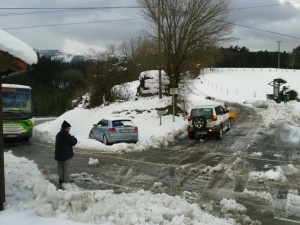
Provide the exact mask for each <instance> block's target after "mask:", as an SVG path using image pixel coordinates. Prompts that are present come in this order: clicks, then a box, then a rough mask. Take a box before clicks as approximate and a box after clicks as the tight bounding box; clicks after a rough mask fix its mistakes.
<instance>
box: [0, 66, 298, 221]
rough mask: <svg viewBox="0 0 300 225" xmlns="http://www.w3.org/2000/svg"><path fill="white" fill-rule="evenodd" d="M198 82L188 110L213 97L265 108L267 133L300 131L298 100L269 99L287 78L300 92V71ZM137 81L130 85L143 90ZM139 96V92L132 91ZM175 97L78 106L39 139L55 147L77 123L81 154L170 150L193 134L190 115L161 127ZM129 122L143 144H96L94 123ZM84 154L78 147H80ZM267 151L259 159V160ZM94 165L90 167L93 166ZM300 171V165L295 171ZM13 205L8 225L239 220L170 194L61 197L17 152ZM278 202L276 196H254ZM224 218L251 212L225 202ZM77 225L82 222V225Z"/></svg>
mask: <svg viewBox="0 0 300 225" xmlns="http://www.w3.org/2000/svg"><path fill="white" fill-rule="evenodd" d="M203 72H204V73H203V74H202V75H200V76H199V77H198V78H196V79H194V80H191V81H189V82H187V83H186V86H184V87H183V88H182V93H181V95H182V96H184V98H185V102H186V108H187V109H190V108H191V107H193V106H195V105H201V104H207V103H209V102H211V101H210V100H207V99H206V96H211V97H214V98H215V99H216V100H215V101H219V100H225V101H229V102H233V103H241V104H245V105H247V106H249V107H261V106H264V107H266V108H264V109H261V110H260V111H261V115H262V117H263V124H262V127H263V129H265V130H266V129H268V128H269V126H270V125H271V124H273V123H276V121H278V119H279V120H284V121H286V122H289V123H290V124H294V125H297V126H299V124H300V113H299V112H300V105H299V103H298V102H288V103H287V104H283V103H281V104H277V103H274V102H272V101H266V94H270V93H272V87H271V86H270V85H268V83H269V82H271V81H272V80H273V79H275V78H282V79H285V80H286V81H287V82H288V83H287V86H289V87H290V88H291V89H294V90H296V91H299V88H300V71H298V70H296V71H294V70H276V69H247V68H246V69H215V70H214V71H210V70H205V71H203ZM136 85H137V82H133V83H132V85H128V86H129V87H131V88H132V90H136V87H137V86H136ZM132 93H134V92H132ZM171 101H172V100H171V98H170V97H163V99H158V97H148V98H139V99H138V100H134V97H132V100H129V101H126V102H119V103H113V104H110V105H109V106H100V107H98V108H94V109H91V110H88V109H83V108H76V109H74V110H70V111H68V112H66V113H64V114H63V115H61V116H60V117H58V118H56V119H55V120H53V121H50V122H46V123H43V124H40V125H37V126H36V127H35V128H34V135H35V137H37V138H39V139H41V140H43V141H47V142H52V143H53V142H54V138H55V135H56V133H57V132H58V131H59V129H60V125H61V123H62V121H63V120H67V121H68V122H69V123H70V124H71V125H72V129H71V133H72V134H73V135H75V136H76V137H77V138H78V140H79V143H78V145H77V146H76V148H78V149H80V148H84V149H90V150H93V151H102V152H110V153H111V154H116V153H121V152H131V151H143V150H145V149H147V148H149V147H160V146H166V145H168V144H169V143H171V142H172V141H174V140H175V139H180V138H183V137H185V136H186V135H187V133H186V131H185V130H186V124H187V121H186V120H184V118H183V117H182V116H178V117H176V118H175V122H173V116H172V115H167V116H163V118H162V125H159V117H158V115H157V110H156V109H157V108H163V107H165V106H167V105H169V104H171ZM111 115H114V116H117V115H119V116H127V117H130V118H132V119H133V121H134V122H135V123H136V125H137V126H138V128H139V139H140V140H139V142H138V143H137V144H125V143H121V144H115V145H112V146H105V145H103V144H102V143H100V142H98V141H95V140H91V139H89V138H88V133H89V130H90V129H91V127H92V125H93V124H95V123H97V122H98V121H99V120H100V119H101V118H102V117H105V116H111ZM289 138H290V140H291V141H293V142H297V141H298V142H299V139H300V132H299V129H296V130H295V131H294V134H293V135H292V136H291V137H289ZM75 150H76V149H75ZM260 154H261V153H259V152H258V153H255V155H256V156H259V155H260ZM87 163H88V162H87ZM287 166H289V167H290V168H293V169H294V170H295V172H298V173H299V167H298V165H287ZM5 177H6V204H5V211H2V212H0V225H2V224H3V225H4V224H5V225H17V224H20V222H18V221H22V224H33V225H35V224H46V225H47V224H57V225H60V224H69V225H75V224H76V225H77V224H103V225H108V224H109V225H111V224H124V225H125V224H126V225H127V224H149V225H150V224H170V225H171V224H172V225H177V224H178V225H182V224H212V225H213V224H222V225H223V224H236V223H235V221H233V220H232V219H227V220H226V219H222V218H216V217H214V216H212V215H209V214H208V213H206V212H204V211H203V210H202V209H200V207H199V206H198V205H195V204H189V203H188V202H187V201H186V200H185V199H184V198H180V197H171V196H167V195H165V194H152V193H150V192H146V191H143V190H140V191H138V192H136V193H130V194H125V193H123V194H114V193H113V192H112V191H110V190H107V191H85V190H79V189H78V188H76V186H74V185H73V186H71V185H67V186H65V188H66V189H67V190H66V191H62V190H59V191H57V190H56V189H55V187H54V186H53V185H52V184H51V183H49V181H47V180H45V178H44V177H43V175H42V174H41V173H40V172H39V171H38V169H37V166H36V164H35V163H34V162H32V161H28V160H27V159H25V158H17V157H15V156H13V155H12V154H11V153H10V152H8V153H5ZM249 177H250V179H252V180H257V179H273V180H274V179H275V180H279V181H284V180H285V177H284V174H283V172H282V169H281V168H280V167H277V168H270V170H269V171H265V172H262V171H253V172H251V174H249ZM246 193H247V194H249V195H255V196H259V197H260V198H263V199H269V200H270V201H272V199H271V198H272V197H271V196H270V194H268V193H254V192H251V191H248V192H246ZM288 200H289V202H290V204H289V205H288V206H287V208H290V211H293V210H294V211H295V212H297V210H299V208H300V199H299V196H297V193H295V192H291V193H289V194H288ZM220 205H221V207H222V210H221V211H222V212H225V213H226V212H228V213H233V212H237V213H241V212H245V211H246V208H245V207H244V206H242V205H239V204H238V203H236V202H235V200H232V199H223V200H222V201H221V202H220ZM74 221H76V222H74Z"/></svg>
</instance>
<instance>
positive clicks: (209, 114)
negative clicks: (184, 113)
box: [187, 105, 231, 139]
mask: <svg viewBox="0 0 300 225" xmlns="http://www.w3.org/2000/svg"><path fill="white" fill-rule="evenodd" d="M230 128H231V121H230V117H229V111H228V110H225V108H224V107H223V106H222V105H201V106H199V107H194V108H192V109H191V112H190V115H189V116H188V127H187V131H188V135H189V137H190V138H192V139H194V138H197V137H202V136H204V135H209V134H214V135H216V138H217V139H221V138H222V136H223V131H225V130H230Z"/></svg>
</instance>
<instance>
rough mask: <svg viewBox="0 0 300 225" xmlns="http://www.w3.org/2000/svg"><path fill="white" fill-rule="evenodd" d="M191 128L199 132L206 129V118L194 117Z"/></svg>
mask: <svg viewBox="0 0 300 225" xmlns="http://www.w3.org/2000/svg"><path fill="white" fill-rule="evenodd" d="M192 124H193V127H194V129H196V130H201V129H204V128H205V127H206V118H205V117H204V116H196V117H195V118H194V119H193V121H192Z"/></svg>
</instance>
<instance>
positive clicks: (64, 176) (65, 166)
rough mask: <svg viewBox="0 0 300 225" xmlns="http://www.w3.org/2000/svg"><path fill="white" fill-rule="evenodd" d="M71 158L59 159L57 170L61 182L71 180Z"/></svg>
mask: <svg viewBox="0 0 300 225" xmlns="http://www.w3.org/2000/svg"><path fill="white" fill-rule="evenodd" d="M70 161H71V160H70V159H68V160H66V161H57V172H58V179H59V183H60V184H62V183H68V182H69V181H70V178H69V168H70Z"/></svg>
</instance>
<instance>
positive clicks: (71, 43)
mask: <svg viewBox="0 0 300 225" xmlns="http://www.w3.org/2000/svg"><path fill="white" fill-rule="evenodd" d="M61 50H62V51H63V52H65V53H68V54H74V55H90V54H92V53H93V52H94V51H96V52H102V51H104V48H101V47H99V46H93V45H89V44H86V43H82V42H79V41H77V40H71V39H68V38H66V39H65V40H64V43H63V45H62V49H61Z"/></svg>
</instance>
